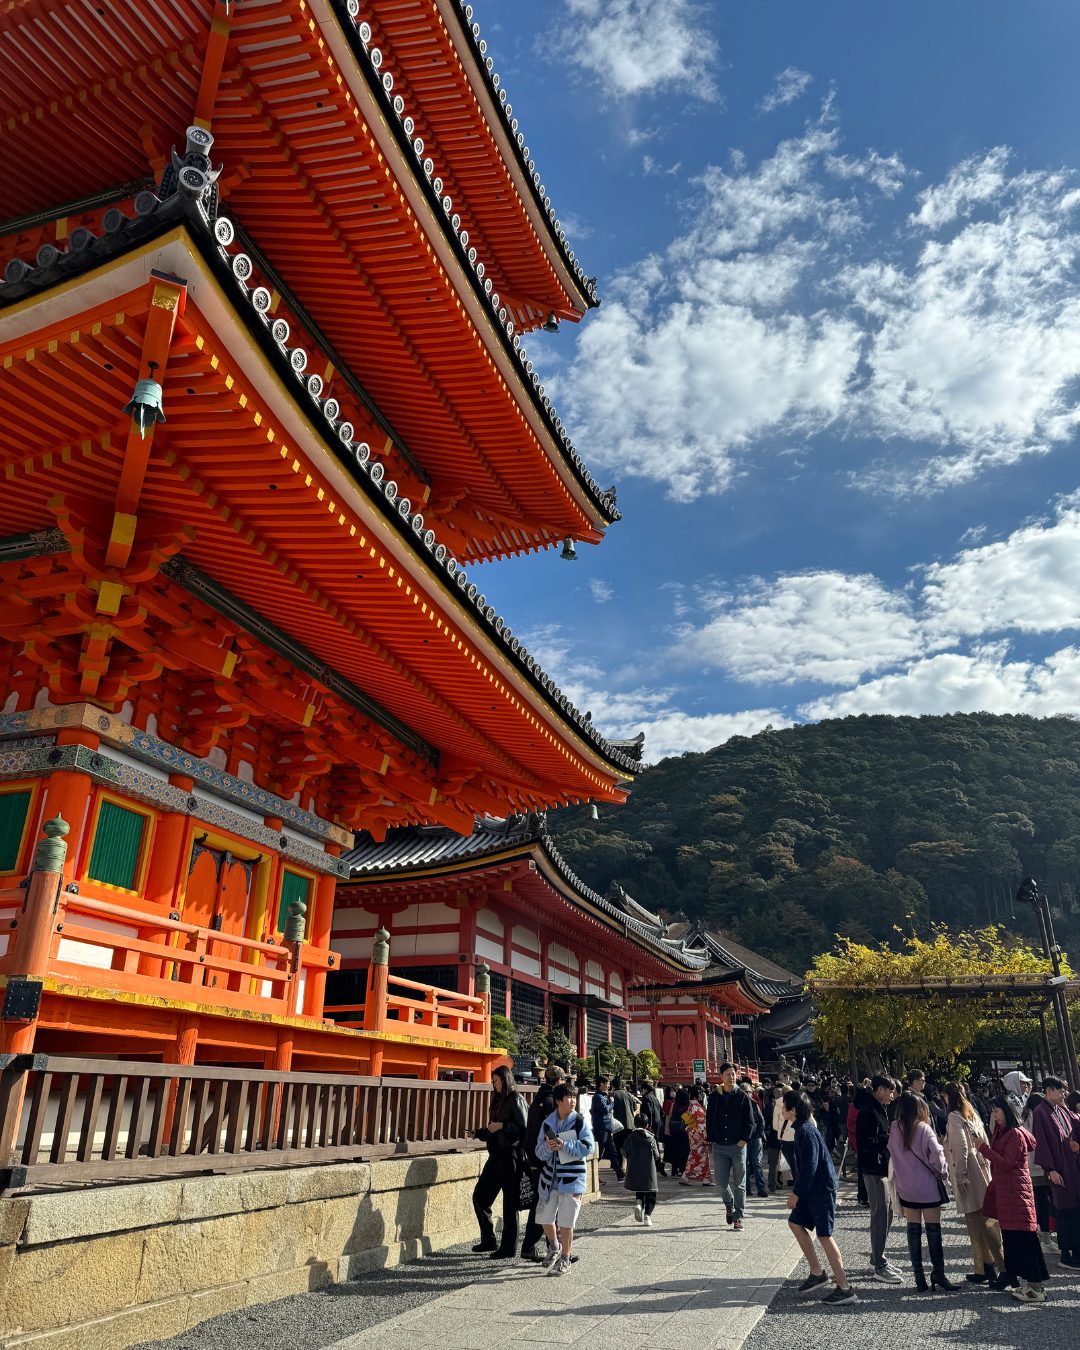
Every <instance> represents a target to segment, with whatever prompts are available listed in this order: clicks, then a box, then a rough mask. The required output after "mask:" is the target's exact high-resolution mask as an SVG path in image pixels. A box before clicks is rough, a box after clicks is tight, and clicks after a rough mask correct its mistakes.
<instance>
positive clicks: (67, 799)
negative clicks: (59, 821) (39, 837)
mask: <svg viewBox="0 0 1080 1350" xmlns="http://www.w3.org/2000/svg"><path fill="white" fill-rule="evenodd" d="M93 786H94V785H93V782H92V780H91V779H90V778H88V777H87V776H86V774H84V773H75V772H74V771H73V770H71V769H57V770H56V772H55V773H51V774H50V775H49V778H48V781H47V785H46V788H45V796H44V798H43V800H42V804H41V819H42V821H46V820H52V819H54V818H55V817H56V816H62V817H63V818H64V820H65V821H67V823H68V825H69V827H70V829H71V833H70V835H69V837H68V847H67V858H68V866H67V868H66V869H65V870H66V871H67V873H68V875H69V876H70V875H71V872H72V869H73V868H75V867H77V866H78V864H79V860H80V859H81V858H82V857H83V856H84V852H85V850H84V845H85V842H86V830H87V828H88V826H89V823H90V794H91V792H92V790H93Z"/></svg>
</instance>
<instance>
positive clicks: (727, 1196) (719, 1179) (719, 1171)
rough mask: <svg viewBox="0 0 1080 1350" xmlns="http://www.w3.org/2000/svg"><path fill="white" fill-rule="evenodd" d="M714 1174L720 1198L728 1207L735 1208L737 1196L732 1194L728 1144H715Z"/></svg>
mask: <svg viewBox="0 0 1080 1350" xmlns="http://www.w3.org/2000/svg"><path fill="white" fill-rule="evenodd" d="M711 1153H712V1175H713V1181H715V1182H716V1187H717V1190H718V1191H719V1192H720V1198H721V1200H723V1202H724V1204H725V1205H726V1206H727V1207H728V1209H734V1207H735V1205H734V1199H735V1197H734V1196H733V1195H732V1194H731V1151H730V1149H729V1148H728V1146H727V1145H726V1144H713V1145H712V1149H711Z"/></svg>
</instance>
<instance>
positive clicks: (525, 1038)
mask: <svg viewBox="0 0 1080 1350" xmlns="http://www.w3.org/2000/svg"><path fill="white" fill-rule="evenodd" d="M518 1045H519V1046H520V1047H521V1053H522V1054H523V1055H532V1057H533V1059H534V1060H536V1061H537V1063H539V1064H546V1063H547V1062H548V1056H549V1054H550V1040H549V1037H548V1032H547V1028H546V1027H544V1026H542V1025H540V1023H537V1024H536V1025H535V1026H531V1027H529V1028H528V1030H527V1031H526V1032H525V1033H524V1034H523V1035H522V1036H520V1037H519V1038H518Z"/></svg>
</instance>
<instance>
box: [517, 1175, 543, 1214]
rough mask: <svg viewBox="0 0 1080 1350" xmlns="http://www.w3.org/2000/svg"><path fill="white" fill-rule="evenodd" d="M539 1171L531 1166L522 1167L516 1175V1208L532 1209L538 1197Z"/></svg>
mask: <svg viewBox="0 0 1080 1350" xmlns="http://www.w3.org/2000/svg"><path fill="white" fill-rule="evenodd" d="M539 1179H540V1173H539V1172H538V1171H534V1170H533V1169H532V1168H531V1167H523V1168H522V1169H521V1173H520V1175H519V1176H518V1202H517V1207H518V1209H532V1207H533V1205H535V1204H536V1202H537V1200H538V1199H539V1195H540V1192H539V1186H538V1182H539Z"/></svg>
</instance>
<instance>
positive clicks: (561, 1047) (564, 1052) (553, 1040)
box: [548, 1027, 574, 1071]
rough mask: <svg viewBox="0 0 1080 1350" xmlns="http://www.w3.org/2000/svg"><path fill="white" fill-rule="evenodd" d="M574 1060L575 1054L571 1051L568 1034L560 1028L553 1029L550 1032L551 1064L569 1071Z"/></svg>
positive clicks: (549, 1053) (549, 1051)
mask: <svg viewBox="0 0 1080 1350" xmlns="http://www.w3.org/2000/svg"><path fill="white" fill-rule="evenodd" d="M573 1058H574V1052H573V1051H572V1050H571V1049H570V1038H569V1037H568V1036H567V1034H566V1032H565V1031H562V1030H561V1029H560V1028H558V1027H552V1028H551V1030H550V1031H549V1032H548V1060H549V1062H550V1063H552V1064H558V1066H559V1067H560V1068H561V1069H566V1070H567V1071H569V1069H570V1064H571V1061H572V1059H573Z"/></svg>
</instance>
